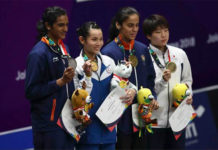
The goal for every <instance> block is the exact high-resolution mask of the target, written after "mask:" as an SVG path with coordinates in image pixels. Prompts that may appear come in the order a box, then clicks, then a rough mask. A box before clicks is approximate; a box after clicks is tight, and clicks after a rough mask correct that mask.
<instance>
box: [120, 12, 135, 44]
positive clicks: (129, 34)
mask: <svg viewBox="0 0 218 150" xmlns="http://www.w3.org/2000/svg"><path fill="white" fill-rule="evenodd" d="M116 27H117V29H118V30H119V31H120V32H119V33H120V34H121V36H122V39H123V40H124V41H125V42H129V41H131V40H135V38H136V35H137V33H138V30H139V16H138V15H137V14H132V15H130V16H129V17H128V19H126V20H125V21H124V22H123V23H122V25H120V24H118V23H116Z"/></svg>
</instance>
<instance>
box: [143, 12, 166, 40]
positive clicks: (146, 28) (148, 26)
mask: <svg viewBox="0 0 218 150" xmlns="http://www.w3.org/2000/svg"><path fill="white" fill-rule="evenodd" d="M157 27H161V28H168V29H169V23H168V21H167V19H166V18H165V17H164V16H161V15H158V14H153V15H151V16H149V17H148V18H146V19H145V20H144V21H143V25H142V28H143V32H144V34H145V35H146V36H147V35H151V34H152V32H153V31H154V30H156V29H157Z"/></svg>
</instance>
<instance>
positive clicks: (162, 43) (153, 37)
mask: <svg viewBox="0 0 218 150" xmlns="http://www.w3.org/2000/svg"><path fill="white" fill-rule="evenodd" d="M143 31H144V34H145V35H146V37H147V39H148V40H149V41H150V45H149V51H150V54H151V57H152V61H153V65H154V69H155V72H156V79H155V92H156V93H157V101H158V103H159V109H158V110H155V111H153V114H152V117H153V118H156V119H157V126H155V127H153V131H154V134H152V135H148V143H147V145H148V147H149V148H150V149H184V148H185V144H184V142H185V134H184V133H183V134H182V135H181V137H180V138H179V140H177V141H176V140H175V138H174V136H173V132H172V130H171V128H170V125H169V117H170V116H171V114H172V113H173V112H174V111H175V107H173V106H172V102H173V99H172V89H173V87H174V86H175V85H176V84H177V83H185V84H186V85H187V86H188V87H189V90H190V91H191V89H192V88H191V86H192V73H191V67H190V63H189V60H188V57H187V55H186V53H185V52H184V51H183V50H182V49H180V48H177V47H174V46H170V45H167V42H168V40H169V24H168V22H167V20H166V18H164V17H163V16H161V15H151V16H149V17H148V18H146V19H145V20H144V22H143ZM169 62H174V63H175V64H176V70H175V72H171V71H170V70H169V69H166V65H167V64H168V63H169ZM187 103H188V104H191V103H192V96H189V97H188V100H187Z"/></svg>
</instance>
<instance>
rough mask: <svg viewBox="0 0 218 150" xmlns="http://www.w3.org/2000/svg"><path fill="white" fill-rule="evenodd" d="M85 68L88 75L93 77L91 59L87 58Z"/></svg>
mask: <svg viewBox="0 0 218 150" xmlns="http://www.w3.org/2000/svg"><path fill="white" fill-rule="evenodd" d="M83 70H84V72H85V74H86V76H87V77H91V76H92V64H91V60H87V61H86V62H85V63H84V65H83Z"/></svg>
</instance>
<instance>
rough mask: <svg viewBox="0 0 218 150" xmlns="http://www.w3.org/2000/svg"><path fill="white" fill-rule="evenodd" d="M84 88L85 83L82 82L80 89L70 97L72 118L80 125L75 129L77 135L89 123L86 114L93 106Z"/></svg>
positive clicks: (89, 120) (88, 117)
mask: <svg viewBox="0 0 218 150" xmlns="http://www.w3.org/2000/svg"><path fill="white" fill-rule="evenodd" d="M85 88H86V83H85V82H83V86H82V89H77V90H76V91H74V92H73V94H72V97H71V102H72V108H73V118H75V119H76V120H77V121H78V122H80V123H81V124H82V125H81V126H79V127H78V128H77V130H78V132H79V133H80V132H82V131H83V129H84V128H85V127H86V126H87V125H89V124H90V123H91V119H90V116H89V114H88V112H89V110H90V109H91V108H93V106H94V103H90V101H91V97H90V96H89V93H88V92H87V91H86V90H85Z"/></svg>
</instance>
